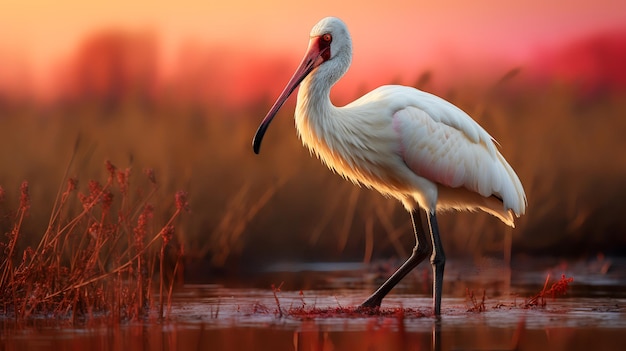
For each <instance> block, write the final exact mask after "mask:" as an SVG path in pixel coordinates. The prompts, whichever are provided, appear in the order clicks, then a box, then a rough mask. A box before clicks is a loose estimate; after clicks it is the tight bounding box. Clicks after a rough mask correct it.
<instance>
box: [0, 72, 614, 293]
mask: <svg viewBox="0 0 626 351" xmlns="http://www.w3.org/2000/svg"><path fill="white" fill-rule="evenodd" d="M520 75H523V71H522V73H520ZM418 83H419V84H420V85H425V86H424V88H425V89H426V90H430V91H433V89H429V85H428V82H424V79H421V80H420V81H419V82H418ZM434 93H437V94H438V95H441V96H443V97H445V98H447V99H448V100H450V101H452V102H453V103H455V104H457V105H459V106H460V107H461V108H463V109H464V110H466V111H467V112H468V113H469V114H470V115H472V116H473V117H474V118H475V119H476V120H477V121H478V122H479V123H480V124H481V125H483V126H484V127H485V128H486V129H487V130H488V131H489V132H490V133H491V134H492V135H493V136H494V137H495V138H496V139H497V140H498V141H499V142H500V144H501V145H502V152H503V154H504V155H505V157H506V158H507V159H508V160H509V161H510V163H511V165H512V166H513V168H514V169H515V170H516V171H517V173H518V174H519V176H520V178H521V180H522V182H523V184H524V186H525V189H526V192H527V195H528V199H529V207H528V212H527V215H526V216H524V217H522V218H520V219H519V220H518V221H517V222H516V225H517V227H516V228H515V230H513V231H512V232H507V231H506V228H505V227H504V226H503V225H502V224H501V223H499V222H498V221H497V219H495V218H491V216H488V215H486V214H477V213H459V214H457V213H450V214H445V215H444V216H442V218H441V221H440V222H441V223H440V226H441V232H442V233H443V234H442V236H443V241H444V245H445V246H446V253H447V254H448V255H449V256H451V257H453V256H458V255H469V256H473V255H475V256H480V255H485V254H501V253H502V251H503V248H504V246H505V245H506V246H507V247H508V246H509V244H506V243H507V241H510V242H511V244H510V245H512V248H513V254H514V255H515V254H520V253H523V254H546V253H549V254H551V255H560V256H569V257H572V256H576V257H578V256H581V255H586V254H590V255H595V254H596V253H597V252H605V253H607V254H611V253H615V254H619V252H623V250H624V249H626V239H625V237H624V236H623V233H624V231H626V220H624V216H623V215H622V212H623V207H622V205H621V203H622V198H623V197H624V195H626V186H625V185H624V183H623V177H624V175H626V154H624V153H622V152H621V151H620V150H626V139H625V138H623V135H624V133H626V119H624V118H622V117H623V116H624V115H626V99H625V97H626V92H623V91H613V92H611V93H610V94H603V95H598V96H586V95H582V94H580V93H579V92H578V91H576V90H575V89H574V88H572V87H571V86H568V85H563V84H560V83H559V82H552V83H550V84H545V85H538V84H530V83H528V82H526V81H524V80H523V79H519V77H516V76H515V75H514V74H509V75H507V77H505V78H503V81H501V82H499V83H497V84H496V83H493V84H474V83H472V82H469V83H465V84H464V85H463V83H460V84H459V85H458V86H456V87H452V88H446V89H440V90H435V91H434ZM271 102H272V101H270V100H265V101H261V102H257V103H255V104H250V105H248V106H238V107H224V106H217V105H210V106H207V105H203V104H201V103H198V102H193V101H191V102H189V101H183V100H177V99H176V98H173V97H168V96H164V97H163V98H161V99H160V100H159V101H151V102H149V103H146V102H145V101H143V102H141V103H139V102H134V101H133V100H132V99H130V100H128V101H124V102H122V103H120V104H119V105H118V106H116V107H115V108H108V109H101V108H99V106H98V105H97V104H92V103H89V102H82V101H78V102H73V103H67V104H58V105H49V106H47V107H41V106H36V105H27V104H26V105H21V106H18V105H16V106H4V107H1V106H0V109H1V110H2V111H1V115H2V117H1V118H0V164H2V165H3V166H2V167H3V168H2V172H0V185H2V187H3V189H4V200H3V201H2V203H0V211H2V212H0V213H2V215H1V216H0V228H1V229H2V232H3V233H11V232H12V231H13V230H14V223H16V219H17V218H19V213H20V212H19V211H12V210H11V207H10V206H9V204H18V203H19V202H20V200H19V198H20V195H19V193H17V194H16V193H15V191H10V190H12V189H19V187H20V184H21V182H22V180H24V179H25V180H27V181H28V184H29V197H30V204H31V206H30V209H29V210H28V211H27V213H28V217H24V219H23V220H22V221H21V224H20V226H19V233H20V234H19V237H20V240H19V241H17V242H14V243H12V242H11V240H10V239H11V238H9V237H7V238H5V239H4V240H5V241H4V242H5V248H10V247H11V245H14V247H15V249H16V250H18V251H14V252H24V250H25V249H26V247H28V246H31V247H37V246H38V244H39V242H42V240H43V242H48V241H50V240H51V239H53V237H50V235H52V234H49V233H48V229H47V228H48V227H49V226H50V225H49V222H50V218H57V217H61V214H63V216H65V217H63V218H74V217H76V216H80V221H78V223H80V227H77V228H80V231H79V232H82V233H83V234H89V233H91V232H90V231H89V230H88V227H87V225H88V224H92V223H91V222H89V219H91V220H93V221H94V223H95V218H98V221H100V222H102V221H104V223H109V225H110V226H111V227H112V228H113V229H107V228H108V227H107V226H103V227H102V228H99V227H94V228H93V230H95V232H93V233H102V234H105V235H104V236H102V237H101V238H100V239H98V235H95V237H94V236H93V235H91V234H89V235H85V239H83V241H82V242H81V244H80V246H79V248H80V250H73V251H72V252H78V251H81V250H82V251H85V253H82V255H83V256H85V257H84V258H82V259H81V260H83V261H85V260H86V261H87V262H89V257H93V255H91V256H90V255H89V252H91V251H94V250H109V249H110V250H112V243H113V242H114V240H112V239H110V238H109V237H108V236H107V235H112V234H110V233H109V232H110V231H111V230H112V231H113V233H116V231H118V230H122V229H123V231H122V232H121V233H123V234H124V235H126V236H125V238H126V239H117V241H115V242H116V243H117V244H118V245H122V242H123V243H124V244H125V245H126V248H124V249H123V250H122V251H121V253H119V254H116V253H115V252H119V251H116V250H113V251H110V252H111V253H110V254H109V256H107V257H108V261H102V260H103V259H100V260H96V259H93V258H92V262H91V263H90V266H88V267H87V268H89V269H91V270H92V271H93V270H94V269H95V270H98V272H103V271H105V270H104V268H107V267H105V265H104V264H103V263H101V262H108V263H111V262H114V261H115V259H118V261H119V263H120V264H124V263H126V262H129V261H132V262H134V263H133V264H135V265H137V266H136V267H135V269H138V267H139V266H140V267H141V268H142V269H144V268H145V269H147V270H149V271H158V267H156V266H154V265H155V264H157V263H155V262H158V260H157V261H154V258H153V257H154V256H150V257H147V258H145V260H142V261H140V260H139V259H137V258H135V259H134V260H133V258H134V256H133V255H129V252H131V251H132V250H135V251H136V252H141V250H142V249H141V247H139V246H137V245H135V246H133V245H131V243H130V242H128V239H127V236H129V235H130V236H135V235H137V234H135V233H134V232H133V227H136V226H137V224H136V221H138V220H139V219H140V216H141V215H142V214H143V213H145V215H144V217H143V218H145V220H148V222H150V223H152V224H150V225H149V226H153V227H154V228H151V230H148V231H147V233H151V234H146V239H145V240H146V241H148V242H149V241H150V240H152V238H154V237H156V234H155V233H158V232H159V231H160V230H157V229H155V228H157V227H158V228H162V227H164V226H165V225H166V224H167V222H168V219H169V218H170V217H171V213H170V212H168V211H169V209H168V208H167V207H163V206H154V207H153V208H152V210H151V211H150V210H146V207H145V204H146V203H147V200H140V199H145V198H147V197H149V198H150V203H152V204H165V203H168V202H169V201H171V198H173V197H174V194H175V193H176V190H177V189H186V190H187V191H189V194H190V195H189V202H190V203H192V204H193V208H192V211H191V213H190V214H189V216H186V220H185V221H184V222H183V223H180V224H178V225H177V227H176V236H175V238H176V239H175V240H174V239H173V242H175V243H176V245H181V246H180V247H184V248H185V252H184V257H183V258H182V259H181V260H179V262H180V263H179V269H182V267H183V266H184V267H185V274H186V277H187V278H188V279H193V280H206V279H207V277H209V275H207V274H208V273H209V272H212V271H217V272H238V271H241V270H244V269H255V268H258V267H259V266H262V265H264V264H267V263H271V262H276V261H290V260H297V261H301V260H305V261H312V260H363V259H366V260H375V259H381V258H388V257H393V256H398V257H400V259H403V258H404V256H406V254H407V252H408V250H409V249H410V248H411V247H412V245H413V243H412V240H413V238H412V236H411V235H410V228H411V227H410V221H409V218H408V215H407V214H406V212H405V211H404V209H402V207H401V206H399V205H398V204H397V203H396V201H394V200H392V199H385V198H383V197H381V196H380V195H379V194H377V193H375V192H374V191H371V190H366V189H358V188H355V187H354V186H353V185H352V184H349V183H348V182H345V181H344V180H343V179H341V178H340V177H338V176H336V175H333V174H332V173H331V172H329V171H328V170H327V169H326V168H325V167H324V166H323V165H322V164H320V162H319V161H317V160H315V159H313V158H312V157H310V155H309V153H308V152H307V151H306V150H305V149H304V148H303V147H302V146H301V145H300V141H299V140H298V139H297V136H296V133H295V130H294V126H293V118H292V111H293V108H292V105H290V104H293V101H290V102H289V103H288V105H286V106H285V108H283V110H282V111H281V113H280V115H279V116H278V117H277V118H276V119H275V122H274V123H273V125H272V128H271V129H270V130H269V131H268V134H267V138H266V141H265V144H264V146H263V147H264V149H263V153H262V154H261V155H254V154H253V153H252V151H251V146H250V143H251V139H252V136H253V133H254V131H255V130H256V127H257V124H258V123H259V121H260V119H261V118H262V116H264V114H265V113H266V112H267V111H266V110H267V108H268V107H269V106H270V105H271ZM77 137H80V140H81V144H80V146H79V147H78V149H77V151H76V156H75V161H74V162H73V165H74V166H73V167H72V168H71V169H70V170H69V174H70V175H71V177H72V178H77V179H81V180H83V179H98V178H99V174H101V172H102V170H101V169H102V166H101V160H104V159H110V160H111V162H112V163H114V164H128V167H129V168H130V169H132V170H133V172H131V174H130V176H131V177H137V176H138V175H139V174H137V172H136V171H135V170H141V169H144V168H152V169H154V172H155V173H156V174H158V176H159V183H158V185H159V186H158V190H159V191H158V192H153V189H152V188H151V187H150V184H151V183H150V182H149V181H148V186H147V187H146V186H145V185H141V183H135V182H134V181H133V182H131V183H129V187H133V186H138V187H139V188H135V190H134V191H129V190H128V191H126V194H124V193H122V188H121V187H120V185H119V182H118V181H117V180H116V179H117V175H116V176H115V177H113V176H108V177H107V179H105V181H104V182H103V184H101V185H100V187H96V185H94V188H93V189H92V190H90V189H89V188H88V186H87V185H88V184H87V183H82V182H81V183H80V184H81V186H82V187H83V188H82V190H81V191H82V193H83V194H84V195H85V196H86V197H87V198H89V197H98V194H99V192H100V191H103V194H102V195H100V197H101V196H104V195H105V194H106V192H113V190H115V192H114V193H115V196H114V197H113V199H114V201H113V204H112V205H111V208H110V209H106V208H104V207H102V206H103V204H104V203H103V202H99V203H97V204H96V205H97V206H96V205H94V206H92V207H91V208H90V209H89V211H88V213H89V214H82V215H81V213H82V212H83V211H85V210H84V209H82V210H80V211H78V210H76V209H74V210H70V208H71V207H70V202H72V201H73V202H74V203H75V204H74V205H77V204H79V205H80V204H82V202H81V201H80V199H79V198H76V196H74V197H69V198H68V200H66V201H67V202H66V203H65V204H64V205H63V206H60V201H59V200H57V201H56V202H57V203H59V206H56V207H55V210H54V211H50V206H51V204H54V203H55V198H56V196H57V195H56V190H55V189H57V188H58V185H57V184H58V183H59V181H60V180H61V179H63V178H64V174H65V172H66V170H65V167H63V166H61V165H64V164H67V162H68V158H69V156H68V155H71V154H72V152H71V150H73V148H74V146H73V144H74V140H75V139H76V138H77ZM16 149H18V150H19V153H16V152H15V151H13V150H16ZM117 172H119V171H117ZM109 177H111V178H112V179H111V180H110V184H109ZM98 189H100V190H98ZM138 194H139V195H141V196H139V195H138ZM131 199H133V200H131ZM85 201H86V200H85ZM81 206H82V205H81ZM57 208H64V210H63V211H65V212H63V211H60V210H58V209H57ZM74 208H75V207H74ZM130 208H132V210H131V209H130ZM119 209H122V210H123V211H122V213H123V214H124V216H125V217H124V218H125V221H124V222H123V223H118V217H117V216H118V212H117V211H119ZM24 212H25V211H24ZM25 213H26V212H25ZM150 216H152V217H150ZM66 220H67V219H66ZM107 221H108V222H107ZM129 221H135V222H134V223H135V224H133V225H131V224H129V223H131V222H129ZM54 223H59V219H55V221H53V224H54ZM68 223H69V222H68ZM76 225H77V226H78V224H76ZM57 227H58V224H57ZM42 233H46V235H47V236H48V238H45V239H41V236H42ZM506 233H508V234H506ZM102 234H100V235H102ZM505 234H506V235H509V238H508V239H505ZM150 235H153V236H152V237H151V236H150ZM105 238H106V240H105ZM98 240H100V241H98ZM159 240H160V239H159ZM51 242H57V241H55V240H52V241H51ZM171 244H172V243H170V245H171ZM90 245H91V246H90ZM61 247H62V248H63V250H64V252H65V251H69V250H70V249H71V248H72V247H70V246H69V244H64V246H63V245H61ZM150 248H154V244H153V246H151V247H150ZM19 250H22V251H19ZM88 250H91V251H88ZM146 250H147V249H146ZM9 251H10V249H9ZM157 251H158V250H157ZM166 251H167V250H166ZM7 252H8V251H7ZM133 252H134V251H133ZM166 253H167V252H164V254H166ZM75 254H76V255H77V253H75ZM155 254H156V255H157V256H159V255H160V252H157V253H155ZM12 255H14V256H13V258H14V259H13V261H12V262H17V261H15V260H16V257H15V253H12ZM118 257H119V258H118ZM124 259H125V260H124ZM158 264H160V263H158ZM158 264H157V266H158ZM173 264H175V263H173ZM17 265H19V262H18V263H17ZM70 267H72V266H71V265H70ZM109 270H110V269H109ZM135 273H136V272H135ZM136 279H139V278H136ZM146 279H147V278H146ZM5 281H7V280H5ZM134 284H136V285H140V286H144V285H145V284H153V282H152V281H150V282H148V281H145V282H144V281H140V280H137V281H134ZM3 287H4V285H3ZM163 290H167V286H165V287H163ZM139 296H141V295H140V294H138V297H137V298H139ZM145 298H146V299H148V298H151V297H150V296H146V297H145Z"/></svg>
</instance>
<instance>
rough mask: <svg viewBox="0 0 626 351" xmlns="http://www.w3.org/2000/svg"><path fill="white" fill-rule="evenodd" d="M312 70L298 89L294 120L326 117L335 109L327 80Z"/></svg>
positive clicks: (312, 120) (312, 119) (313, 119)
mask: <svg viewBox="0 0 626 351" xmlns="http://www.w3.org/2000/svg"><path fill="white" fill-rule="evenodd" d="M317 73H318V72H313V74H311V75H309V76H308V77H306V78H305V79H304V80H303V81H302V83H301V84H300V88H299V90H298V102H297V104H296V122H297V120H298V119H303V118H306V119H309V120H311V122H314V121H315V120H320V119H324V118H327V117H328V115H329V113H330V112H331V111H332V110H333V109H335V106H334V105H333V104H332V102H331V101H330V88H331V86H332V85H331V84H329V82H328V80H325V79H321V76H320V75H319V74H317Z"/></svg>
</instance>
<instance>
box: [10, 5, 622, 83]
mask: <svg viewBox="0 0 626 351" xmlns="http://www.w3.org/2000/svg"><path fill="white" fill-rule="evenodd" d="M304 4H306V5H304ZM328 15H333V16H337V17H341V18H342V19H343V20H344V21H345V22H346V23H347V24H348V27H349V28H350V31H351V33H352V37H353V42H354V60H353V66H352V68H351V70H350V72H349V73H348V75H347V77H346V80H347V81H348V82H356V81H359V82H365V83H366V84H367V85H368V86H369V85H379V84H382V83H385V82H384V81H379V80H384V79H388V77H377V76H374V75H370V74H369V72H372V67H384V68H386V69H387V70H388V71H389V72H390V74H394V75H395V76H402V75H405V74H406V75H407V76H411V79H413V78H414V77H415V76H416V75H417V74H418V73H419V72H420V71H423V70H425V69H429V68H432V67H434V66H443V67H449V68H450V69H451V71H449V74H453V73H454V67H460V66H459V65H458V63H460V62H466V63H467V62H469V63H471V62H487V64H489V61H492V62H494V63H495V62H503V61H506V62H511V63H512V64H515V63H516V62H518V61H523V60H525V59H526V58H528V57H529V56H530V55H532V54H533V53H534V52H536V51H537V50H541V49H542V48H549V47H552V46H554V45H558V44H560V43H564V42H565V41H567V40H570V39H572V38H576V37H580V36H582V35H584V34H587V33H591V32H597V31H601V30H605V29H611V28H616V27H621V26H624V23H626V5H625V3H624V1H623V0H593V1H589V0H553V1H546V0H509V1H497V0H473V1H465V0H447V1H446V0H439V1H416V0H398V1H394V0H386V1H380V0H376V1H365V0H359V1H356V0H345V1H337V0H318V1H315V2H307V3H305V2H298V1H293V0H265V1H249V0H248V1H245V0H228V1H221V2H217V1H215V0H177V1H171V0H169V1H161V0H153V1H147V0H142V1H129V0H108V1H103V0H96V1H84V0H56V1H50V0H3V5H2V10H1V11H0V33H3V34H2V36H0V66H2V68H3V72H0V80H4V81H5V84H6V83H7V82H10V81H12V80H15V81H19V80H22V79H23V77H22V76H29V77H30V78H29V79H30V80H31V81H32V82H34V83H33V84H34V85H35V86H41V85H43V84H45V81H46V79H49V75H50V72H53V71H54V70H55V69H57V68H58V66H59V64H61V63H62V62H64V60H67V58H68V57H70V56H71V55H72V53H73V52H74V51H75V49H76V47H77V45H78V44H79V43H80V42H81V40H82V39H84V38H85V37H86V36H87V35H89V34H91V33H93V32H96V31H98V30H102V29H105V28H123V29H128V30H132V31H147V32H151V33H154V34H156V36H157V37H158V38H160V40H161V42H160V45H161V54H162V55H161V56H162V58H163V61H164V64H165V65H166V66H168V65H169V66H172V64H174V63H177V61H176V57H177V53H178V51H179V49H180V47H181V46H182V45H184V44H185V43H189V42H195V43H201V44H207V45H209V44H219V45H222V46H224V45H226V46H231V47H233V48H236V50H237V51H238V52H241V53H242V55H244V56H245V55H249V56H251V57H249V58H248V59H249V60H254V59H255V57H254V53H255V52H258V51H264V52H265V53H264V55H265V54H268V55H269V54H274V53H275V54H276V55H280V54H282V55H285V57H288V58H289V59H290V60H293V61H294V63H293V64H294V67H295V65H296V64H297V61H299V59H300V56H301V55H302V54H303V52H304V50H305V48H306V45H307V40H308V32H309V30H310V28H311V27H312V26H313V24H315V23H316V22H317V21H318V20H319V19H320V18H322V17H324V16H328ZM242 61H245V60H242ZM174 69H175V68H174ZM393 69H395V70H396V72H392V70H393ZM351 84H353V83H351ZM0 86H1V85H0Z"/></svg>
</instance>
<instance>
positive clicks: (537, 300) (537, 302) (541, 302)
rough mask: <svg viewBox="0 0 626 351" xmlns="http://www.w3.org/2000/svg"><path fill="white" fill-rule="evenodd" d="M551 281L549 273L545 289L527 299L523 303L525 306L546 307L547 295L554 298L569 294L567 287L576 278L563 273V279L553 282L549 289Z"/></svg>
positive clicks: (544, 285)
mask: <svg viewBox="0 0 626 351" xmlns="http://www.w3.org/2000/svg"><path fill="white" fill-rule="evenodd" d="M549 281H550V274H548V276H547V277H546V282H545V283H544V284H543V289H542V290H541V291H540V292H539V293H538V294H536V295H535V296H533V297H531V298H530V299H529V300H527V301H526V302H525V303H524V305H523V307H524V308H530V307H534V306H540V307H545V306H546V296H550V297H552V298H553V299H554V298H556V297H557V296H562V295H565V294H567V289H568V288H569V284H570V283H571V282H573V281H574V278H573V277H569V278H567V277H566V276H565V274H562V275H561V279H559V280H558V281H556V282H555V283H554V284H552V286H550V288H549V289H547V287H548V282H549Z"/></svg>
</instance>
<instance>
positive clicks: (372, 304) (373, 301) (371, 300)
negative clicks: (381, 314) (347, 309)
mask: <svg viewBox="0 0 626 351" xmlns="http://www.w3.org/2000/svg"><path fill="white" fill-rule="evenodd" d="M382 302H383V299H381V298H379V297H378V296H376V294H374V295H372V296H370V297H368V298H367V300H365V301H364V302H363V303H362V304H361V306H360V308H361V309H379V308H380V304H381V303H382Z"/></svg>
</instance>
